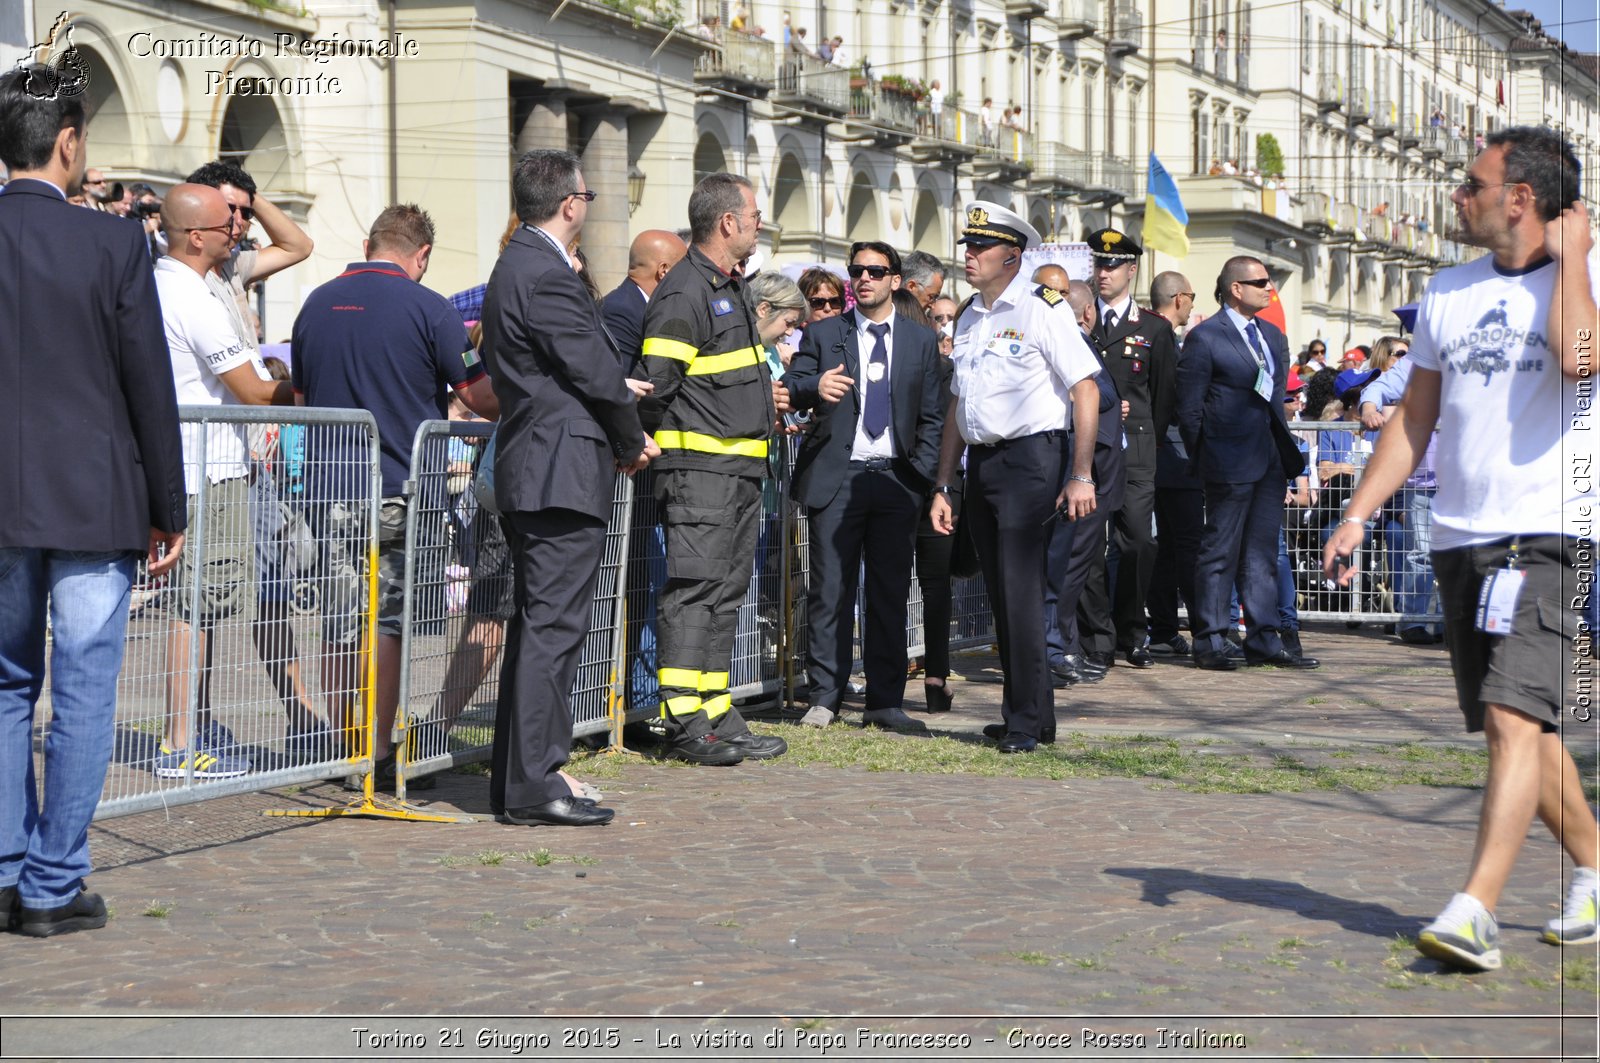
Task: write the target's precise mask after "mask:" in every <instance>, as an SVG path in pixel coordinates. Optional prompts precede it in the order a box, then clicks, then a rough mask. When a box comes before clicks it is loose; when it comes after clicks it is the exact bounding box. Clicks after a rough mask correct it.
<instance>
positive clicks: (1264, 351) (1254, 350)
mask: <svg viewBox="0 0 1600 1063" xmlns="http://www.w3.org/2000/svg"><path fill="white" fill-rule="evenodd" d="M1222 312H1223V313H1224V314H1227V315H1228V320H1229V321H1230V322H1232V324H1233V327H1234V328H1236V329H1238V330H1239V338H1240V339H1241V340H1244V349H1245V350H1247V351H1249V352H1250V353H1251V357H1254V356H1256V355H1260V356H1261V361H1262V362H1264V363H1265V365H1266V370H1267V376H1268V377H1272V376H1274V375H1276V374H1274V373H1273V365H1272V363H1273V362H1275V361H1277V359H1276V358H1274V357H1273V355H1272V346H1271V345H1270V344H1268V343H1267V334H1266V333H1265V332H1262V331H1261V326H1260V325H1256V335H1257V336H1259V337H1260V346H1259V347H1258V346H1256V345H1255V344H1253V343H1251V342H1250V333H1249V332H1247V331H1246V330H1247V329H1248V328H1249V327H1250V323H1251V322H1252V321H1254V320H1255V319H1254V318H1248V317H1245V316H1244V315H1243V314H1241V313H1239V311H1237V310H1235V309H1234V308H1233V307H1231V306H1225V307H1223V308H1222Z"/></svg>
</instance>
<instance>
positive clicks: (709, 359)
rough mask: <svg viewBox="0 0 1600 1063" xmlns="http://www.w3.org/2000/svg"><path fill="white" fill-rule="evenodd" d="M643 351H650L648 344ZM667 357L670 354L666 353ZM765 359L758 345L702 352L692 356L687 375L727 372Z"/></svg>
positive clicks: (756, 363) (709, 374)
mask: <svg viewBox="0 0 1600 1063" xmlns="http://www.w3.org/2000/svg"><path fill="white" fill-rule="evenodd" d="M668 342H671V341H668ZM645 353H646V354H649V353H650V349H649V346H648V344H647V345H646V347H645ZM668 357H672V356H671V355H668ZM691 357H692V356H691ZM765 360H766V355H765V354H763V353H762V352H761V348H759V347H746V348H744V349H743V350H740V351H729V352H728V353H727V354H702V355H700V356H699V357H696V358H694V361H693V362H691V363H690V365H689V375H690V376H711V375H713V374H715V373H727V372H730V371H732V370H734V369H743V368H745V367H746V366H752V365H758V364H760V363H761V362H763V361H765Z"/></svg>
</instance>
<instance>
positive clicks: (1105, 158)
mask: <svg viewBox="0 0 1600 1063" xmlns="http://www.w3.org/2000/svg"><path fill="white" fill-rule="evenodd" d="M1095 161H1096V162H1098V163H1099V164H1100V179H1099V181H1098V182H1096V183H1097V184H1098V185H1099V186H1100V187H1101V188H1104V189H1106V190H1107V191H1108V192H1111V193H1113V194H1115V195H1117V196H1118V197H1120V198H1122V199H1134V198H1137V196H1138V195H1139V192H1140V187H1139V186H1140V180H1139V179H1140V177H1141V176H1142V174H1141V173H1140V170H1139V168H1138V167H1137V166H1135V165H1134V163H1133V162H1131V161H1130V160H1128V159H1119V158H1117V157H1116V156H1115V155H1102V156H1100V157H1099V158H1097V159H1096V160H1095Z"/></svg>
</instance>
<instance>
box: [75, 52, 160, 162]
mask: <svg viewBox="0 0 1600 1063" xmlns="http://www.w3.org/2000/svg"><path fill="white" fill-rule="evenodd" d="M75 46H76V47H77V49H78V51H79V52H80V53H81V54H82V55H83V58H84V60H85V61H86V62H87V63H88V64H89V70H90V76H89V85H88V87H87V88H86V89H84V93H83V111H84V117H85V119H86V120H87V122H88V125H89V165H90V166H95V167H99V168H101V169H126V168H130V167H136V168H140V169H142V168H144V160H143V159H142V157H141V155H142V151H141V149H142V148H143V147H144V143H143V141H144V138H143V137H142V136H139V135H138V134H137V133H136V132H135V129H136V123H135V118H134V116H135V115H136V114H137V113H138V107H137V102H136V101H135V103H134V104H133V105H131V106H130V103H129V101H128V99H127V97H126V96H124V95H123V92H122V87H121V86H122V82H121V80H120V79H119V78H118V77H117V72H116V70H115V69H114V68H113V66H112V64H111V63H110V62H109V61H108V60H107V58H106V56H105V55H104V54H103V53H102V52H101V51H100V50H99V49H98V48H96V47H95V46H93V45H88V46H85V45H82V44H76V45H75Z"/></svg>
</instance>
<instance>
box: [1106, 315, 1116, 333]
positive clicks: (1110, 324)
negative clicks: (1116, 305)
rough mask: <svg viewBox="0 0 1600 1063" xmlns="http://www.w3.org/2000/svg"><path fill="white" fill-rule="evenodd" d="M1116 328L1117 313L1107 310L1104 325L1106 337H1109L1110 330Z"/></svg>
mask: <svg viewBox="0 0 1600 1063" xmlns="http://www.w3.org/2000/svg"><path fill="white" fill-rule="evenodd" d="M1116 327H1117V312H1116V311H1115V310H1107V311H1106V324H1105V332H1106V335H1108V336H1109V335H1111V330H1112V329H1114V328H1116Z"/></svg>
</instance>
